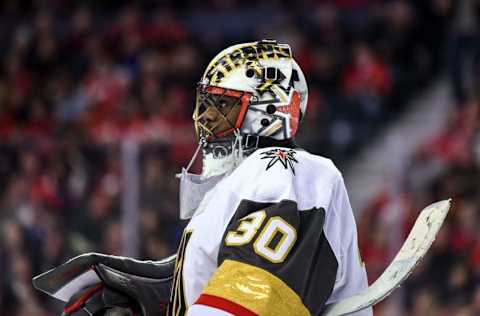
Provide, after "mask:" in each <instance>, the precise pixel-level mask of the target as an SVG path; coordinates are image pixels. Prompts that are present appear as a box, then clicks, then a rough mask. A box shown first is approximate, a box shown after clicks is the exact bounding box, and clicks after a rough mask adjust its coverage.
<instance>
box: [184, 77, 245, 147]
mask: <svg viewBox="0 0 480 316" xmlns="http://www.w3.org/2000/svg"><path fill="white" fill-rule="evenodd" d="M250 98H251V93H249V92H245V91H238V90H233V89H226V88H221V87H215V86H207V85H199V86H198V87H197V97H196V104H195V110H194V112H193V122H194V125H195V132H196V134H197V138H198V139H204V140H207V141H211V140H215V139H218V138H221V137H224V136H228V135H230V134H233V132H234V131H235V130H238V129H240V127H241V126H242V123H243V120H244V118H245V114H246V113H247V110H248V106H249V103H250ZM238 106H239V107H240V111H239V114H238V116H237V118H236V119H235V121H234V122H233V121H230V120H229V119H228V116H229V114H230V112H231V111H232V110H234V109H235V107H238ZM207 111H216V115H217V116H219V117H220V119H217V120H216V122H209V120H208V119H207V115H206V114H207ZM224 122H226V123H227V125H228V127H227V128H226V129H224V130H220V131H217V130H215V129H216V128H217V127H218V126H220V125H221V124H222V123H224Z"/></svg>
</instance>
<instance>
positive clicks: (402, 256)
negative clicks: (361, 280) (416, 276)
mask: <svg viewBox="0 0 480 316" xmlns="http://www.w3.org/2000/svg"><path fill="white" fill-rule="evenodd" d="M450 206H451V200H450V199H449V200H443V201H439V202H436V203H433V204H430V205H429V206H427V207H426V208H424V209H423V210H422V212H421V213H420V215H419V216H418V218H417V220H416V221H415V224H414V225H413V228H412V230H411V231H410V234H409V235H408V237H407V239H406V240H405V242H404V243H403V245H402V248H400V251H399V252H398V253H397V255H396V256H395V258H394V259H393V261H392V262H391V263H390V265H389V266H388V267H387V268H386V269H385V271H384V272H383V273H382V275H380V277H378V279H377V280H376V281H375V282H373V283H372V285H370V286H369V287H368V288H367V289H365V290H364V291H363V292H361V293H359V294H357V295H354V296H351V297H349V298H346V299H343V300H341V301H338V302H336V303H333V304H331V305H329V306H328V307H327V310H326V312H325V313H324V314H323V315H324V316H340V315H346V314H350V313H354V312H357V311H360V310H362V309H365V308H367V307H370V306H373V305H375V304H377V303H378V302H380V301H381V300H383V299H384V298H386V297H387V296H388V295H390V293H392V292H393V290H395V289H396V288H397V287H399V286H400V285H401V283H402V282H403V281H404V280H405V279H406V278H407V277H408V276H409V275H410V273H412V271H413V269H414V268H415V267H416V266H417V265H418V263H419V262H420V260H421V259H422V258H423V257H424V256H425V254H426V253H427V251H428V249H429V248H430V246H431V245H432V243H433V241H434V240H435V237H436V236H437V233H438V231H439V230H440V227H442V224H443V221H444V220H445V217H446V216H447V213H448V210H449V209H450Z"/></svg>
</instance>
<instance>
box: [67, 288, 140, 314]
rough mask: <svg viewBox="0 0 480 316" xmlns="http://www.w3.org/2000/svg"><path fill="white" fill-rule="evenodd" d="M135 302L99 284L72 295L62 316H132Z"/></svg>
mask: <svg viewBox="0 0 480 316" xmlns="http://www.w3.org/2000/svg"><path fill="white" fill-rule="evenodd" d="M134 305H135V302H134V301H133V300H132V299H131V298H129V297H128V296H126V295H124V294H122V293H120V292H118V291H116V290H114V289H111V288H108V287H105V286H104V285H103V284H101V283H99V284H96V285H93V286H90V287H86V288H84V289H83V290H81V291H79V292H78V293H76V294H75V295H73V296H72V297H71V298H70V300H69V301H68V303H67V304H66V305H65V308H64V310H63V313H62V316H133V315H134V314H133V308H134Z"/></svg>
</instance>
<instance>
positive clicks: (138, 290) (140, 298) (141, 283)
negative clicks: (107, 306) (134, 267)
mask: <svg viewBox="0 0 480 316" xmlns="http://www.w3.org/2000/svg"><path fill="white" fill-rule="evenodd" d="M94 269H95V272H96V273H97V274H98V275H99V276H100V278H101V279H102V281H103V282H104V283H105V285H107V287H109V288H114V289H115V290H117V291H119V292H121V293H124V294H126V295H127V296H128V297H129V298H131V299H133V301H134V302H135V306H136V307H137V308H136V309H135V311H138V312H139V314H140V315H142V316H161V315H165V314H166V308H167V306H168V303H169V298H170V288H171V278H166V279H154V278H147V277H141V276H138V275H133V274H129V273H126V272H122V271H119V270H116V269H114V268H111V267H109V266H106V265H104V264H98V265H95V267H94Z"/></svg>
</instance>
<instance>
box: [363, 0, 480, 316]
mask: <svg viewBox="0 0 480 316" xmlns="http://www.w3.org/2000/svg"><path fill="white" fill-rule="evenodd" d="M451 26H452V27H451V30H450V34H449V40H448V54H447V61H448V63H447V74H448V75H449V76H448V80H449V81H450V86H451V92H452V99H453V102H454V105H453V107H452V110H451V112H450V113H449V115H448V120H447V122H446V124H445V126H444V127H443V129H442V130H441V131H440V132H438V133H437V134H435V135H433V136H432V137H431V138H430V139H428V140H427V141H426V142H424V143H421V144H419V146H418V148H417V149H416V150H415V152H414V153H413V155H412V157H411V159H410V161H409V162H408V163H407V167H406V170H404V173H403V175H402V176H401V179H399V183H400V184H399V185H398V187H396V188H392V187H388V186H386V189H385V190H384V191H382V192H380V193H379V194H378V195H377V196H376V197H375V198H373V199H372V201H371V203H370V205H369V206H368V207H367V209H366V210H365V211H364V212H363V213H362V216H361V218H360V219H359V221H360V225H359V230H360V233H359V234H360V237H361V249H362V252H363V258H364V260H365V262H366V265H367V268H368V272H369V279H370V281H373V280H375V279H376V278H377V277H378V276H379V275H380V274H381V273H382V271H383V270H384V269H385V267H386V266H387V265H388V263H389V262H390V261H391V260H392V257H393V255H394V254H395V253H396V252H397V251H398V249H399V247H400V246H401V243H402V242H403V240H404V239H405V238H406V236H407V235H408V232H409V231H410V229H411V227H412V226H413V223H414V222H415V219H416V218H417V216H418V215H419V212H420V210H422V208H424V207H425V206H426V205H428V204H430V203H432V202H434V201H439V200H443V199H446V198H452V200H453V207H452V209H451V211H450V214H449V215H448V217H447V219H446V222H445V224H444V227H443V228H442V229H441V230H440V233H439V235H438V236H437V239H436V241H435V242H434V243H433V246H432V249H431V250H430V251H429V253H428V254H427V257H426V258H425V259H424V260H423V262H422V263H421V265H420V266H419V267H417V269H416V271H415V272H414V273H413V275H411V276H410V277H409V278H408V279H407V281H406V282H405V284H404V286H403V290H401V291H398V292H400V293H399V295H396V296H394V298H392V299H391V300H387V302H385V303H383V304H380V305H379V306H378V307H376V310H375V311H376V314H378V315H402V312H403V314H405V315H413V316H420V315H440V316H477V315H480V230H479V229H478V227H479V226H480V2H479V1H459V2H458V3H457V7H456V11H455V12H454V15H453V16H452V22H451ZM405 210H407V211H405ZM399 223H400V225H399ZM395 230H397V232H395ZM392 235H393V236H392ZM395 235H397V236H395ZM395 238H396V239H397V240H395ZM399 306H402V308H399ZM396 309H397V310H396ZM398 309H400V311H401V312H400V313H398Z"/></svg>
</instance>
